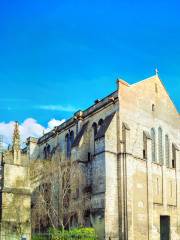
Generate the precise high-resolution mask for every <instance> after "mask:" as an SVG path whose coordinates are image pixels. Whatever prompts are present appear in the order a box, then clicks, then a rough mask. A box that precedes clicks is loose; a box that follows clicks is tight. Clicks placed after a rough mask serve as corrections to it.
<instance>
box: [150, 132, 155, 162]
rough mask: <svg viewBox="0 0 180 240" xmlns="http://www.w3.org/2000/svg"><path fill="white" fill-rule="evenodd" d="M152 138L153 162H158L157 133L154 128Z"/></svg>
mask: <svg viewBox="0 0 180 240" xmlns="http://www.w3.org/2000/svg"><path fill="white" fill-rule="evenodd" d="M151 138H152V147H151V148H152V162H156V133H155V130H154V128H152V129H151Z"/></svg>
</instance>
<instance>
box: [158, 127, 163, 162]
mask: <svg viewBox="0 0 180 240" xmlns="http://www.w3.org/2000/svg"><path fill="white" fill-rule="evenodd" d="M158 153H159V163H160V164H163V142H162V128H161V127H159V128H158Z"/></svg>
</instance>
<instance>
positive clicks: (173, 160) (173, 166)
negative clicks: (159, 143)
mask: <svg viewBox="0 0 180 240" xmlns="http://www.w3.org/2000/svg"><path fill="white" fill-rule="evenodd" d="M175 167H176V148H175V146H174V144H172V168H175Z"/></svg>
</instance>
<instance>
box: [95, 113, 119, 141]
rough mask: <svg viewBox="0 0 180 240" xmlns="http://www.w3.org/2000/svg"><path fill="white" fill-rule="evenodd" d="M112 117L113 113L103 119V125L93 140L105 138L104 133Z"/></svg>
mask: <svg viewBox="0 0 180 240" xmlns="http://www.w3.org/2000/svg"><path fill="white" fill-rule="evenodd" d="M114 115H115V112H114V113H112V114H110V115H109V116H107V117H106V118H105V119H104V122H103V124H102V125H101V126H100V129H99V131H98V132H97V134H96V136H95V140H96V139H99V138H102V137H104V136H105V133H106V131H107V129H108V127H109V125H110V123H111V121H112V119H113V117H114Z"/></svg>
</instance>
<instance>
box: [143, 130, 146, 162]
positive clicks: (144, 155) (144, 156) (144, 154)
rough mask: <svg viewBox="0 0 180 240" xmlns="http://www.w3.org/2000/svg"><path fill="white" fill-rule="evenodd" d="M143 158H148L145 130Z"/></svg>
mask: <svg viewBox="0 0 180 240" xmlns="http://www.w3.org/2000/svg"><path fill="white" fill-rule="evenodd" d="M143 159H147V137H146V135H145V133H144V132H143Z"/></svg>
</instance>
